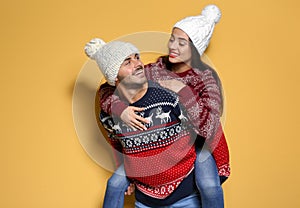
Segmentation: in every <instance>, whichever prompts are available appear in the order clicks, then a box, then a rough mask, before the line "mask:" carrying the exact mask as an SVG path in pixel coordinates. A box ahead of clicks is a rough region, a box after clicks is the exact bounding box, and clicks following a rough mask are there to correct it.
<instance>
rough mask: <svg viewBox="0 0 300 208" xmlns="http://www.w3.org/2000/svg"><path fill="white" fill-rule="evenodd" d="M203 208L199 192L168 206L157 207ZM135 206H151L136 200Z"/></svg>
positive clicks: (144, 207)
mask: <svg viewBox="0 0 300 208" xmlns="http://www.w3.org/2000/svg"><path fill="white" fill-rule="evenodd" d="M184 207H186V208H202V207H201V200H200V197H199V194H192V195H189V196H187V197H185V198H183V199H181V200H179V201H177V202H175V203H174V204H171V205H168V206H161V207H156V208H184ZM135 208H151V207H148V206H146V205H144V204H143V203H141V202H139V201H136V202H135Z"/></svg>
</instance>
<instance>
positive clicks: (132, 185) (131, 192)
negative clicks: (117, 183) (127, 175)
mask: <svg viewBox="0 0 300 208" xmlns="http://www.w3.org/2000/svg"><path fill="white" fill-rule="evenodd" d="M134 190H135V186H134V184H133V183H131V184H130V185H129V186H128V188H127V191H126V192H125V195H131V194H133V192H134Z"/></svg>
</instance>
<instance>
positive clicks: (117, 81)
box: [115, 77, 119, 86]
mask: <svg viewBox="0 0 300 208" xmlns="http://www.w3.org/2000/svg"><path fill="white" fill-rule="evenodd" d="M115 82H116V84H115V85H116V86H117V85H118V84H119V79H118V77H116V79H115Z"/></svg>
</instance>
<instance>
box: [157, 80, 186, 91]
mask: <svg viewBox="0 0 300 208" xmlns="http://www.w3.org/2000/svg"><path fill="white" fill-rule="evenodd" d="M158 83H159V84H160V85H161V86H162V87H164V88H167V89H169V90H172V91H173V92H176V93H178V92H179V91H180V90H181V89H182V88H184V87H185V86H186V85H185V84H184V83H183V82H181V81H179V80H176V79H170V80H160V81H158Z"/></svg>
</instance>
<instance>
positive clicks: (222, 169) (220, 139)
mask: <svg viewBox="0 0 300 208" xmlns="http://www.w3.org/2000/svg"><path fill="white" fill-rule="evenodd" d="M207 67H208V68H209V66H207ZM145 72H146V76H147V78H148V79H149V80H153V81H154V82H157V81H159V80H168V79H177V80H180V81H182V82H183V83H185V84H186V85H187V86H188V87H189V88H188V87H187V88H184V89H183V90H181V91H180V92H179V97H180V98H182V97H184V96H188V97H189V98H188V99H186V100H185V102H183V105H184V107H185V109H186V110H187V115H188V118H189V119H190V121H191V123H192V124H193V126H194V127H196V128H197V129H196V132H197V134H198V135H200V136H201V137H202V138H204V139H206V141H207V143H208V144H209V146H210V149H211V151H212V154H213V156H214V158H215V161H216V164H217V167H218V172H219V175H220V176H222V177H226V178H227V177H229V175H230V164H229V149H228V145H227V141H226V138H225V134H224V131H223V128H222V125H221V123H220V105H221V98H220V90H219V87H218V85H217V83H216V80H215V79H214V77H213V76H212V73H211V71H210V70H209V69H207V70H204V71H200V70H198V69H190V70H188V71H186V72H183V73H173V72H171V71H168V70H166V66H165V64H164V63H163V62H162V59H161V58H160V59H158V61H157V62H156V63H151V64H148V65H146V66H145ZM114 91H115V88H114V87H112V86H109V85H107V84H104V85H102V86H101V88H100V90H99V94H100V95H99V97H100V107H101V109H102V110H103V111H105V112H107V113H109V114H113V115H116V116H118V117H119V116H120V115H121V113H122V112H123V110H124V109H125V108H126V107H127V106H128V105H127V104H125V103H124V102H122V101H120V99H119V97H118V96H117V95H115V94H114ZM195 102H197V103H198V105H195Z"/></svg>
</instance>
